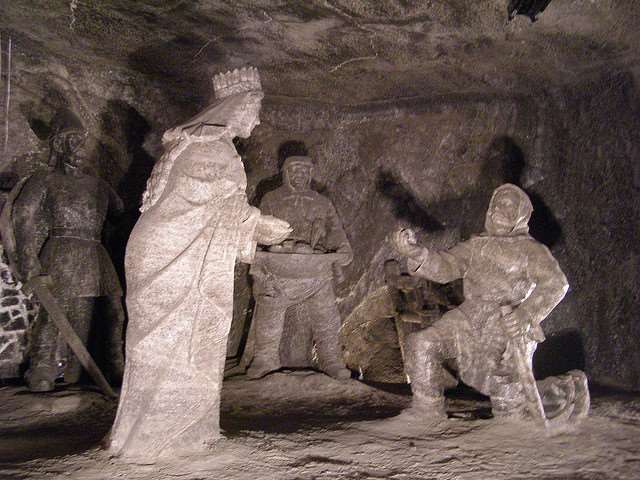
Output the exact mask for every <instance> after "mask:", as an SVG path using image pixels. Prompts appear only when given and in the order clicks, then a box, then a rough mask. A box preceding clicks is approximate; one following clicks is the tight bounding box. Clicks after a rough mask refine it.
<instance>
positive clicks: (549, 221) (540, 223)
mask: <svg viewBox="0 0 640 480" xmlns="http://www.w3.org/2000/svg"><path fill="white" fill-rule="evenodd" d="M489 150H490V151H491V152H494V153H493V155H490V157H489V159H488V161H487V162H486V164H485V168H483V173H486V174H489V171H490V170H498V171H500V172H501V175H502V183H513V184H514V185H517V186H518V187H520V188H522V189H523V190H525V191H526V192H527V195H529V199H530V200H531V203H532V204H533V214H532V215H531V220H530V221H529V231H530V233H531V235H532V236H533V237H534V238H535V239H536V240H538V241H540V242H542V243H544V244H545V245H546V246H548V247H553V246H554V245H555V244H556V243H557V242H558V241H559V240H560V239H561V238H562V227H561V226H560V223H559V222H558V220H557V219H556V217H555V215H554V214H553V212H552V211H551V209H550V208H549V207H548V206H547V204H546V203H545V201H544V200H543V199H542V196H540V195H539V194H538V193H536V192H533V191H531V189H527V188H526V187H525V185H524V183H525V181H524V178H525V171H526V169H527V168H528V167H527V163H526V161H525V156H524V153H523V151H522V149H521V148H520V146H518V144H517V143H516V142H515V141H514V140H513V139H512V138H511V137H507V136H501V137H498V138H496V139H495V140H494V141H493V142H492V144H491V147H490V148H489ZM494 188H495V187H494ZM487 194H488V196H489V195H490V194H491V192H487Z"/></svg>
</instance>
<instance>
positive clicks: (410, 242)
mask: <svg viewBox="0 0 640 480" xmlns="http://www.w3.org/2000/svg"><path fill="white" fill-rule="evenodd" d="M391 241H392V243H393V246H394V247H395V249H396V250H397V251H398V253H399V254H400V255H402V256H403V257H408V258H419V257H420V256H421V255H422V253H423V250H424V248H422V247H420V246H419V245H418V243H417V241H416V234H415V232H414V231H413V230H411V229H410V228H403V229H401V230H398V231H397V232H396V233H394V234H393V237H392V238H391Z"/></svg>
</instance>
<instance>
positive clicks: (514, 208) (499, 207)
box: [484, 183, 533, 236]
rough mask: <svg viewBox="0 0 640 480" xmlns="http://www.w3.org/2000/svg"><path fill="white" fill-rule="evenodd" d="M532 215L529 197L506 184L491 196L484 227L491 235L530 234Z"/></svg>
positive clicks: (519, 189) (513, 186)
mask: <svg viewBox="0 0 640 480" xmlns="http://www.w3.org/2000/svg"><path fill="white" fill-rule="evenodd" d="M532 213H533V206H532V205H531V200H529V196H528V195H527V194H526V193H525V192H524V191H523V190H522V189H521V188H519V187H516V186H515V185H512V184H511V183H505V184H504V185H501V186H500V187H498V188H496V189H495V190H494V192H493V195H492V196H491V201H490V202H489V209H488V210H487V216H486V219H485V224H484V227H485V230H486V231H487V233H488V234H490V235H498V236H512V235H521V234H525V233H528V232H529V225H528V224H529V219H530V218H531V214H532Z"/></svg>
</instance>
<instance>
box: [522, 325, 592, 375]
mask: <svg viewBox="0 0 640 480" xmlns="http://www.w3.org/2000/svg"><path fill="white" fill-rule="evenodd" d="M584 368H585V353H584V345H583V342H582V336H581V335H580V333H579V332H578V331H577V330H570V329H567V330H563V331H561V332H559V333H557V334H554V335H552V336H549V337H548V338H547V339H546V340H545V341H544V342H542V343H540V344H538V349H537V350H536V353H535V355H534V357H533V371H534V372H535V375H536V378H537V379H543V378H546V377H548V376H551V375H560V374H563V373H566V372H568V371H569V370H574V369H577V370H584Z"/></svg>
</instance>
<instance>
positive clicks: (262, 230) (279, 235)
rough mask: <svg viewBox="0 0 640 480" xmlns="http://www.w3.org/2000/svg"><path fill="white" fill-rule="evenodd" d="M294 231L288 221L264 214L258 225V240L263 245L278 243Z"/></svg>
mask: <svg viewBox="0 0 640 480" xmlns="http://www.w3.org/2000/svg"><path fill="white" fill-rule="evenodd" d="M292 231H293V229H292V228H291V225H289V223H288V222H285V221H284V220H280V219H279V218H276V217H273V216H271V215H262V216H261V217H260V219H259V220H258V226H257V227H256V241H257V242H258V243H260V244H262V245H276V244H278V243H281V242H283V241H284V240H285V239H286V238H287V237H288V236H289V234H290V233H291V232H292Z"/></svg>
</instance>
